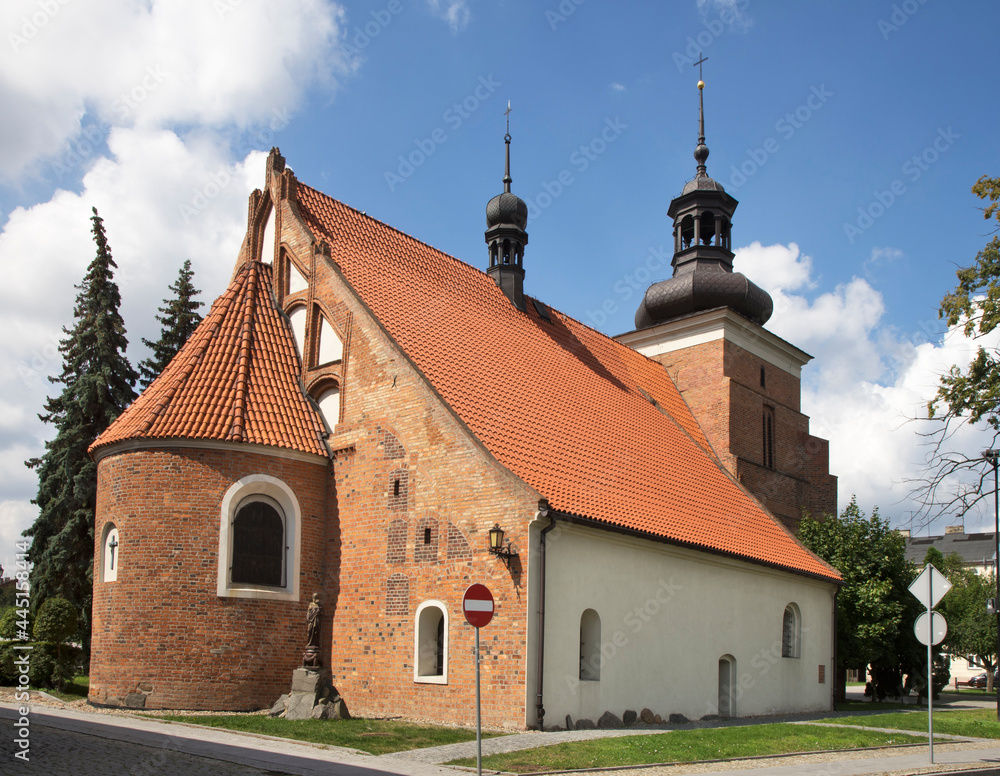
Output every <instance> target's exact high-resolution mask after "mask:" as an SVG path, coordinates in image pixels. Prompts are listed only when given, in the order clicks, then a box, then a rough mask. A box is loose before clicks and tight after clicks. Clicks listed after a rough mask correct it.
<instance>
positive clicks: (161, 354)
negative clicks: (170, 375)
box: [139, 259, 204, 390]
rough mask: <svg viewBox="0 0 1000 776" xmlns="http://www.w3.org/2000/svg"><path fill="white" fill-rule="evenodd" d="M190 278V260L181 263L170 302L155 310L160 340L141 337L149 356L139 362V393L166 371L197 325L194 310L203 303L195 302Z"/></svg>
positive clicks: (171, 288) (165, 300) (199, 318)
mask: <svg viewBox="0 0 1000 776" xmlns="http://www.w3.org/2000/svg"><path fill="white" fill-rule="evenodd" d="M192 277H194V270H192V269H191V260H190V259H188V260H186V261H185V262H184V265H183V266H182V267H181V270H180V272H179V273H178V275H177V280H176V282H174V284H173V285H172V286H170V290H171V291H173V292H174V298H173V299H164V300H163V307H160V308H159V312H160V313H161V315H157V316H156V320H158V321H159V322H160V323H161V324H162V328H161V330H160V339H159V340H158V341H157V342H150V341H149V340H148V339H145V338H143V340H142V344H144V345H145V346H146V347H148V348H151V349H152V351H153V354H152V355H151V356H150V357H149V358H147V359H145V360H144V361H141V362H139V374H140V375H141V378H140V380H139V387H140V390H145V388H146V387H147V386H148V385H149V384H150V383H151V382H153V380H155V379H156V378H157V377H158V376H159V374H160V372H162V371H163V370H164V369H166V368H167V364H169V363H170V360H171V359H172V358H173V357H174V356H176V355H177V351H179V350H180V349H181V348H182V347H183V346H184V343H185V342H187V341H188V337H190V336H191V334H193V333H194V330H195V329H196V328H198V324H199V323H201V314H200V313H199V312H198V308H199V307H201V306H202V305H203V304H204V303H203V302H199V301H197V300H196V299H195V298H194V297H195V296H197V295H198V294H200V293H201V291H199V290H198V289H196V288H195V287H194V285H193V284H192V283H191V278H192Z"/></svg>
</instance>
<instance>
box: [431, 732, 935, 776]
mask: <svg viewBox="0 0 1000 776" xmlns="http://www.w3.org/2000/svg"><path fill="white" fill-rule="evenodd" d="M920 742H921V738H920V737H919V736H910V735H906V734H903V733H900V734H892V733H879V732H877V731H873V730H850V729H844V728H825V727H824V726H823V725H790V724H786V723H772V724H766V725H746V726H738V727H723V728H702V729H697V730H675V731H671V732H669V733H660V734H653V735H642V736H624V737H621V738H595V739H590V740H587V741H573V742H568V743H563V744H554V745H552V746H542V747H538V748H536V749H526V750H523V751H520V752H509V753H507V754H495V755H490V756H489V757H484V758H483V767H487V768H489V769H490V770H498V771H507V772H510V773H531V772H535V771H568V770H574V769H577V768H609V767H617V766H624V765H653V764H656V763H669V762H695V761H698V760H717V759H728V758H734V757H754V756H760V755H769V754H791V753H795V752H815V751H818V750H829V749H858V748H862V747H869V746H892V745H899V744H918V743H920ZM475 764H476V759H475V758H474V757H467V758H463V759H460V760H454V761H452V762H450V763H448V765H469V766H474V765H475Z"/></svg>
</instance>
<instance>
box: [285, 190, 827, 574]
mask: <svg viewBox="0 0 1000 776" xmlns="http://www.w3.org/2000/svg"><path fill="white" fill-rule="evenodd" d="M297 191H298V199H299V204H300V212H301V213H302V215H303V218H304V219H305V220H306V222H307V224H308V225H309V227H310V228H311V230H312V231H313V232H314V234H315V236H316V237H317V239H319V238H325V239H326V241H327V242H328V243H329V245H330V246H331V257H332V258H333V260H334V261H336V263H337V265H338V266H339V267H340V268H341V270H342V271H343V273H344V275H345V277H346V278H347V280H348V281H349V282H350V284H351V285H352V287H353V288H354V289H355V291H356V292H357V293H358V294H359V296H360V297H361V299H362V300H363V301H364V302H365V304H366V305H368V307H369V308H370V309H371V310H372V311H373V312H374V313H375V315H376V316H378V318H379V320H380V321H381V322H382V324H383V325H384V326H385V327H386V329H387V330H388V332H389V333H390V334H391V336H392V337H393V338H394V339H395V340H396V342H397V343H398V344H399V345H400V347H402V348H403V350H404V351H405V352H406V353H407V354H408V355H409V356H410V358H412V359H413V361H414V362H415V363H416V365H417V366H418V367H419V369H420V370H421V371H422V372H423V374H424V375H425V376H426V377H427V379H428V380H429V381H430V382H431V384H432V385H433V386H434V387H435V389H436V390H437V391H438V392H439V393H440V394H441V395H442V396H443V397H444V398H445V400H446V401H447V402H448V403H449V404H450V405H451V406H452V408H453V409H454V410H455V411H456V412H457V413H458V415H459V416H460V417H461V418H462V420H463V421H464V422H465V423H466V424H467V425H468V426H469V428H470V429H471V430H472V432H473V433H474V434H475V435H476V436H477V437H478V438H479V439H480V440H481V441H482V442H483V444H484V445H486V447H487V448H488V449H489V450H490V452H492V453H493V455H494V456H496V458H497V459H498V460H499V461H500V462H501V463H502V464H503V465H504V466H506V467H507V468H508V469H510V470H511V471H512V472H513V473H514V474H516V475H517V476H518V477H519V478H521V479H522V480H524V481H525V482H526V483H528V484H529V485H531V486H532V487H533V488H535V489H536V490H537V491H538V492H539V493H541V494H542V495H543V496H544V497H545V498H547V499H548V500H549V503H550V504H551V506H552V507H553V508H555V509H556V510H559V511H562V512H565V513H570V514H573V515H578V516H582V517H585V518H590V519H592V520H595V521H600V522H604V523H608V524H612V525H615V526H620V527H623V528H627V529H633V530H636V531H640V532H643V533H646V534H651V535H654V536H657V537H662V538H666V539H668V540H671V541H675V542H679V543H682V544H686V545H690V546H694V547H698V548H704V549H708V550H713V551H718V552H722V553H725V554H729V555H733V556H737V557H741V558H746V559H751V560H754V561H759V562H763V563H766V564H769V565H774V566H779V567H783V568H786V569H790V570H794V571H797V572H802V573H806V574H810V575H816V576H820V577H825V578H828V579H839V578H840V577H839V574H837V572H836V571H835V570H834V569H833V568H832V567H830V566H828V565H827V564H826V563H824V562H823V561H822V560H820V559H819V558H817V557H816V556H815V555H813V554H812V553H810V552H809V551H807V550H806V549H805V548H804V547H802V545H801V544H799V543H798V542H797V541H796V540H795V538H794V537H793V536H792V535H791V534H790V533H789V532H788V531H787V530H786V529H785V528H784V527H783V526H781V525H780V524H779V523H778V521H777V520H776V519H775V518H774V517H772V516H771V515H769V514H768V513H767V512H766V511H765V510H764V509H763V508H761V506H760V505H759V504H758V503H757V502H756V501H755V500H754V499H753V498H752V497H751V496H749V495H748V494H747V493H746V492H745V491H744V490H743V489H742V488H741V487H739V486H738V485H737V484H735V482H733V480H732V479H730V477H729V475H728V474H727V473H726V472H725V471H724V470H723V469H722V467H721V465H720V464H718V463H717V461H716V460H715V457H714V454H712V453H710V452H709V445H708V442H707V441H706V439H705V437H704V434H703V433H702V431H701V429H700V428H699V426H698V424H697V422H696V421H695V419H694V417H693V416H692V414H691V411H690V409H689V408H688V406H687V404H686V403H685V402H684V400H683V399H682V398H681V396H680V393H679V392H678V390H677V388H676V386H675V385H674V384H673V382H672V381H671V380H670V378H669V377H668V375H667V373H666V371H665V370H664V368H663V367H662V366H660V365H659V364H657V363H655V362H653V361H651V360H649V359H647V358H646V357H644V356H642V355H639V354H638V353H636V352H635V351H633V350H631V349H630V348H628V347H626V346H624V345H622V344H620V343H618V342H616V341H615V340H612V339H610V338H609V337H606V336H605V335H603V334H600V333H599V332H597V331H594V330H593V329H591V328H589V327H587V326H584V325H583V324H581V323H579V322H578V321H575V320H573V319H572V318H570V317H568V316H566V315H563V314H562V313H559V312H557V311H555V310H551V313H550V314H551V322H549V321H546V320H544V319H542V318H541V317H540V316H539V315H538V313H537V311H536V310H535V309H534V306H533V305H532V304H530V303H529V304H528V309H527V312H520V311H518V310H517V309H515V308H514V306H513V305H512V304H511V303H510V302H509V301H508V300H507V298H506V297H505V296H504V295H503V293H502V292H501V291H500V289H499V288H498V287H497V286H496V284H495V283H494V282H493V280H492V279H491V278H490V277H489V276H488V275H486V274H485V273H484V272H481V271H479V270H477V269H475V268H473V267H470V266H469V265H467V264H465V263H463V262H461V261H458V260H457V259H454V258H452V257H450V256H448V255H446V254H444V253H441V252H440V251H437V250H435V249H434V248H431V247H430V246H428V245H425V244H424V243H421V242H418V241H417V240H415V239H413V238H411V237H409V236H407V235H405V234H402V233H400V232H398V231H396V230H395V229H392V228H391V227H389V226H386V225H385V224H382V223H380V222H379V221H376V220H374V219H372V218H369V217H367V216H365V215H363V214H361V213H359V212H358V211H356V210H353V209H352V208H349V207H347V206H346V205H343V204H342V203H340V202H337V201H336V200H334V199H331V198H330V197H327V196H326V195H325V194H322V193H321V192H319V191H316V190H315V189H312V188H310V187H308V186H305V185H302V184H299V185H298V187H297ZM484 256H485V250H484ZM529 273H530V257H529ZM640 388H641V389H642V390H644V391H645V392H646V393H647V394H648V396H650V397H652V398H653V399H654V400H655V402H656V404H655V405H654V403H653V402H651V401H650V400H649V399H648V398H646V397H645V396H643V393H642V391H641V390H640ZM346 390H348V391H349V390H350V385H349V383H348V385H347V386H346Z"/></svg>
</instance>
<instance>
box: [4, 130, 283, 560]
mask: <svg viewBox="0 0 1000 776" xmlns="http://www.w3.org/2000/svg"><path fill="white" fill-rule="evenodd" d="M108 142H109V147H110V149H111V153H112V158H110V159H108V158H101V159H99V160H98V161H97V162H96V164H95V165H94V167H93V168H92V169H91V170H90V171H89V172H88V173H87V174H86V176H85V177H84V179H83V191H82V192H81V193H79V194H76V193H71V192H67V191H58V192H56V195H55V196H54V197H53V198H52V199H51V200H50V201H48V202H44V203H41V204H38V205H35V206H34V207H31V208H18V209H17V210H15V211H14V212H13V213H12V214H11V216H10V218H9V220H8V222H7V224H6V226H5V227H4V230H3V232H2V233H0V261H2V263H3V265H4V266H5V267H6V268H7V270H6V272H5V282H4V283H3V284H2V285H0V329H2V330H4V331H8V332H13V336H8V337H4V338H2V339H0V364H2V365H3V366H2V368H0V396H2V397H3V400H2V402H0V417H2V419H3V420H2V423H0V431H2V436H0V466H2V467H3V471H5V472H7V475H6V476H5V478H4V481H3V483H2V485H0V499H3V500H5V501H7V502H8V503H11V504H14V503H16V504H20V505H21V506H20V507H19V508H18V509H16V510H14V512H12V513H11V514H14V515H16V516H18V519H21V518H24V519H29V517H30V518H32V519H33V516H34V514H35V513H34V511H33V510H32V509H31V508H30V506H29V505H28V504H27V501H28V499H29V498H30V497H31V496H32V495H33V494H34V490H35V486H36V482H35V476H34V474H33V473H32V472H30V471H28V470H27V469H25V468H24V466H23V465H22V462H23V461H24V460H25V459H26V458H30V457H32V456H37V455H41V454H42V453H43V452H44V451H43V447H42V443H43V440H44V438H45V437H46V435H48V434H51V429H49V428H48V427H44V426H42V425H41V424H40V423H39V422H38V420H37V418H36V417H35V413H37V412H40V411H41V410H42V405H43V403H44V401H45V397H46V396H48V395H50V394H55V393H57V392H58V389H59V386H57V385H52V384H50V383H49V382H48V380H47V379H46V378H47V377H48V376H49V375H54V374H58V372H59V369H60V367H61V363H62V362H61V357H60V355H59V352H58V349H57V346H58V342H59V339H60V337H61V336H62V333H61V331H60V326H61V325H63V324H65V325H68V324H70V323H71V320H70V317H71V315H72V309H73V301H74V299H75V296H76V289H75V288H74V284H75V283H79V281H80V279H81V278H82V277H83V274H84V272H85V270H86V267H87V265H88V264H89V263H90V261H91V260H92V259H93V257H94V250H95V249H94V245H93V242H92V236H91V234H90V226H91V225H90V223H89V221H88V218H89V217H90V214H91V210H90V208H91V206H94V205H96V206H97V208H98V210H99V212H100V214H101V217H102V218H103V219H104V225H105V228H106V230H107V234H108V240H109V242H110V245H111V251H112V254H113V256H114V258H115V261H116V263H117V264H118V270H117V272H116V275H115V276H116V280H117V281H118V284H119V287H120V288H121V291H122V307H121V312H122V315H123V317H124V319H125V324H126V327H127V329H128V337H129V342H130V346H129V357H130V359H131V360H132V363H133V365H134V364H135V363H136V362H137V361H138V360H140V359H141V358H143V357H144V356H145V354H146V353H145V349H144V348H143V347H142V345H141V338H142V337H146V338H147V339H156V337H157V336H158V334H159V328H158V324H157V322H156V321H155V320H154V318H153V315H154V313H155V310H156V308H157V307H159V305H160V304H161V302H162V300H163V298H164V297H165V296H167V295H168V294H169V291H168V288H167V287H168V285H169V284H170V283H172V282H173V281H174V279H175V278H176V276H177V271H178V269H179V267H180V265H181V263H182V262H183V261H184V260H185V259H191V263H192V266H193V268H194V270H195V278H194V279H195V284H196V287H197V288H199V289H201V290H202V292H203V293H202V295H201V299H202V301H204V302H205V303H206V309H207V305H208V304H210V303H211V302H212V301H213V300H214V299H215V297H216V296H218V295H219V294H220V293H221V292H222V290H223V289H224V288H225V286H226V284H227V283H228V280H229V277H230V275H231V273H232V268H233V263H234V262H235V260H236V255H237V253H238V251H239V247H240V243H241V241H242V239H243V235H244V232H245V230H246V224H245V218H246V201H247V196H248V195H249V193H250V191H251V190H252V189H253V188H256V187H259V186H260V185H261V184H262V182H263V179H264V172H263V171H264V159H265V155H264V154H263V152H260V151H255V152H252V153H251V154H249V155H248V156H247V157H246V158H245V159H244V160H242V161H240V162H238V163H236V164H230V163H229V162H228V161H227V159H228V147H227V146H226V144H225V143H223V142H221V141H219V142H216V143H211V142H207V141H202V142H199V143H197V144H192V143H188V144H185V143H184V142H183V141H182V139H181V138H180V137H178V136H177V135H176V134H174V133H173V132H170V131H167V130H141V129H115V130H113V131H112V133H111V135H110V137H109V141H108ZM55 224H58V228H53V225H55ZM25 257H30V260H26V258H25ZM39 299H44V300H45V303H44V304H38V301H37V300H39ZM11 509H13V507H11ZM10 519H11V520H13V519H15V518H13V517H12V518H10ZM27 527H28V525H27V524H22V525H20V526H19V530H24V528H27ZM4 549H5V548H3V547H0V555H2V553H3V551H4ZM0 562H2V561H0Z"/></svg>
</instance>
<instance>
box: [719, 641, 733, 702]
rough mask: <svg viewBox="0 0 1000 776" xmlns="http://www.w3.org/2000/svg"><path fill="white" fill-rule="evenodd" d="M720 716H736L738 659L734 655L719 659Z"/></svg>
mask: <svg viewBox="0 0 1000 776" xmlns="http://www.w3.org/2000/svg"><path fill="white" fill-rule="evenodd" d="M719 716H720V717H723V718H725V717H735V716H736V658H735V657H733V656H732V655H723V656H722V657H720V658H719Z"/></svg>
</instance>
